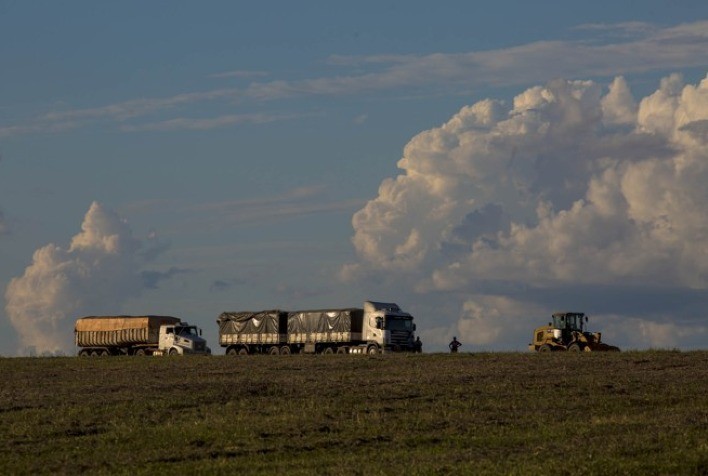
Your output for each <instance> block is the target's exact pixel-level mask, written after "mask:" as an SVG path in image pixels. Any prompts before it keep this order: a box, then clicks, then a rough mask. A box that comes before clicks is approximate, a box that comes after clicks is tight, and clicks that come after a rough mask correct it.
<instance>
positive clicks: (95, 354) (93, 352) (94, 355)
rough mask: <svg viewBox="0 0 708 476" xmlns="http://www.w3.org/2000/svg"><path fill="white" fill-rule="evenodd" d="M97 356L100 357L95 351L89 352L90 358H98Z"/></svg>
mask: <svg viewBox="0 0 708 476" xmlns="http://www.w3.org/2000/svg"><path fill="white" fill-rule="evenodd" d="M99 355H101V354H99V353H98V351H97V350H92V351H91V357H98V356H99Z"/></svg>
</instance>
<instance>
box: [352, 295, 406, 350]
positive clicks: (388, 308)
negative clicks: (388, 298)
mask: <svg viewBox="0 0 708 476" xmlns="http://www.w3.org/2000/svg"><path fill="white" fill-rule="evenodd" d="M363 334H364V339H365V340H366V341H367V342H368V343H369V345H377V346H378V347H379V349H380V350H381V351H384V352H385V351H395V352H399V351H402V350H413V348H414V339H415V324H414V323H413V316H411V315H410V314H408V313H407V312H404V311H402V310H401V308H400V307H398V305H397V304H394V303H388V302H375V301H366V302H364V329H363Z"/></svg>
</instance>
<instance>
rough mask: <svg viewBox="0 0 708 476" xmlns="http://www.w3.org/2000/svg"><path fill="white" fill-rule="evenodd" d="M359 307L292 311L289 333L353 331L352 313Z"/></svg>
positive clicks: (289, 318)
mask: <svg viewBox="0 0 708 476" xmlns="http://www.w3.org/2000/svg"><path fill="white" fill-rule="evenodd" d="M357 311H359V310H358V309H325V310H322V311H298V312H291V313H290V314H289V316H288V334H296V333H305V334H307V333H323V332H351V331H352V313H355V312H357Z"/></svg>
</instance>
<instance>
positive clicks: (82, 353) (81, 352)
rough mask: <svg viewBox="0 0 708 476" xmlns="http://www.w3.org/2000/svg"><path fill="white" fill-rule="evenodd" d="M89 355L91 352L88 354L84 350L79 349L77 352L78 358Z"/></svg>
mask: <svg viewBox="0 0 708 476" xmlns="http://www.w3.org/2000/svg"><path fill="white" fill-rule="evenodd" d="M90 355H91V352H89V351H88V350H86V349H81V350H80V351H79V357H88V356H90Z"/></svg>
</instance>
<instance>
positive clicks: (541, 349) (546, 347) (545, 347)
mask: <svg viewBox="0 0 708 476" xmlns="http://www.w3.org/2000/svg"><path fill="white" fill-rule="evenodd" d="M552 350H553V347H551V346H550V345H548V344H543V345H542V346H541V347H539V348H538V351H539V352H551V351H552Z"/></svg>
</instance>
